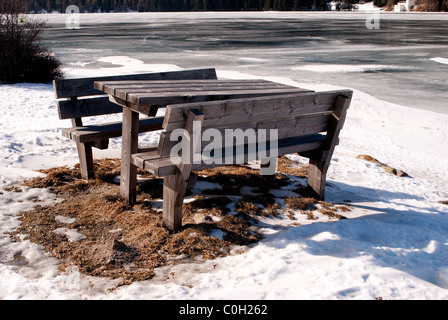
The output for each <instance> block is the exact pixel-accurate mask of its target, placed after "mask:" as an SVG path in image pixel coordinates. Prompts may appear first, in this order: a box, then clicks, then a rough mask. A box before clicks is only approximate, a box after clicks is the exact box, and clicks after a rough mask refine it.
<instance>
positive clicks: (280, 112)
mask: <svg viewBox="0 0 448 320" xmlns="http://www.w3.org/2000/svg"><path fill="white" fill-rule="evenodd" d="M285 106H286V107H285V108H283V109H275V110H273V108H274V107H275V105H273V104H267V105H266V107H264V106H263V107H259V108H253V110H248V111H247V112H244V113H243V112H241V113H240V114H232V112H229V113H230V114H224V115H220V116H217V117H213V118H210V117H209V118H206V119H205V120H204V122H203V128H204V129H207V128H217V127H222V126H225V125H227V124H231V125H233V126H235V125H239V124H244V123H259V122H262V121H266V119H278V120H281V119H291V118H294V117H300V116H302V115H311V114H322V113H324V114H328V113H329V112H331V110H332V109H333V105H332V104H331V103H328V104H322V105H297V106H295V105H294V104H292V103H291V104H287V105H285ZM223 108H224V107H223ZM206 116H207V115H206ZM182 124H185V121H183V120H181V121H172V122H168V121H166V117H165V120H164V124H163V128H164V129H165V130H166V131H167V132H169V131H172V130H175V129H178V128H182Z"/></svg>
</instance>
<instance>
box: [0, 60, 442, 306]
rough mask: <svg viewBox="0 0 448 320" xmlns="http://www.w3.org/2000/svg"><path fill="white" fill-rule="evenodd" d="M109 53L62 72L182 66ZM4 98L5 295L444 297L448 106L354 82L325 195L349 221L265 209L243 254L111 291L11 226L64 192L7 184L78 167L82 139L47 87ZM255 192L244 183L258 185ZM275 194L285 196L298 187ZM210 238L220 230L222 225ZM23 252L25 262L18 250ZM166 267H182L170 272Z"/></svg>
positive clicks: (0, 181)
mask: <svg viewBox="0 0 448 320" xmlns="http://www.w3.org/2000/svg"><path fill="white" fill-rule="evenodd" d="M438 59H439V60H438V62H440V58H438ZM101 60H102V61H103V62H109V63H111V64H113V65H114V66H116V67H115V68H114V67H111V68H105V69H97V70H92V69H90V70H89V69H86V70H83V69H82V66H76V67H79V68H78V69H75V68H72V67H70V68H67V69H66V71H68V73H69V75H70V76H72V77H75V76H89V75H93V74H111V73H113V72H115V73H122V72H128V71H129V70H132V71H135V72H137V71H160V70H179V69H180V68H179V67H177V66H175V65H145V64H144V63H142V62H141V61H139V60H136V59H132V58H129V57H104V58H102V59H101ZM435 61H437V60H435ZM344 68H345V67H344ZM359 68H363V67H362V66H360V67H359ZM344 70H345V71H350V69H348V70H347V69H344ZM344 70H338V71H344ZM217 73H218V76H219V77H220V78H233V79H250V78H255V76H253V75H251V74H246V73H243V72H241V71H237V70H219V69H218V70H217ZM257 78H259V76H257ZM263 78H264V79H267V80H272V81H277V82H281V83H286V84H290V85H296V86H299V87H304V88H310V89H313V90H318V91H320V90H331V89H336V88H337V87H334V86H329V85H326V84H322V83H310V82H303V83H299V82H296V81H293V80H291V79H290V78H288V77H276V76H272V75H266V76H265V77H263ZM0 106H1V108H0V123H1V127H2V130H1V132H0V148H1V156H0V246H1V250H0V278H1V279H2V281H1V282H0V299H375V298H377V297H382V298H383V299H447V298H448V291H447V289H448V206H447V205H444V204H440V203H438V201H441V200H448V191H447V190H448V166H447V160H446V159H447V158H448V148H447V145H448V133H447V131H446V128H447V127H448V115H446V114H440V113H433V112H430V111H425V110H418V109H413V108H409V106H399V105H396V104H392V103H389V102H387V101H382V100H380V99H378V98H376V97H373V96H371V95H369V94H366V93H364V92H361V91H358V90H354V98H353V101H352V104H351V107H350V109H349V112H348V117H347V121H346V124H345V127H344V129H343V130H342V132H341V136H340V144H339V146H338V147H337V149H336V152H335V154H334V157H333V160H332V164H331V166H330V169H329V172H328V187H327V200H328V201H331V202H342V201H344V200H350V201H351V205H352V206H354V207H355V209H354V210H353V211H352V212H350V213H349V214H347V216H348V218H349V219H346V220H340V221H338V222H333V223H328V222H324V221H322V220H318V222H313V221H310V220H306V219H304V218H301V219H302V220H298V222H299V223H302V224H303V225H302V226H299V227H292V226H287V224H286V223H283V222H282V221H281V219H272V218H266V219H265V221H264V222H265V226H264V228H265V232H264V233H265V238H264V239H263V240H262V241H261V242H259V243H258V244H256V245H254V246H253V247H250V248H249V249H247V250H245V253H243V254H235V255H230V256H227V257H224V258H219V259H215V260H210V261H204V262H203V263H199V264H198V263H194V264H193V263H191V264H179V265H174V266H165V267H161V268H159V269H156V272H157V275H156V277H155V278H154V279H151V280H147V281H142V282H135V283H133V284H131V285H127V286H121V287H118V288H117V289H116V290H108V289H109V288H113V287H114V284H115V283H117V280H109V279H104V278H95V277H90V276H85V275H83V274H81V273H80V272H79V271H78V270H77V269H76V267H71V268H68V269H67V270H66V271H60V270H59V269H58V261H57V260H56V259H54V258H52V257H51V256H49V255H48V254H46V253H45V252H44V251H43V248H42V247H41V246H39V245H37V244H34V243H32V242H30V241H29V240H23V241H20V242H12V241H11V239H10V237H9V235H8V234H6V232H9V231H12V230H14V229H15V228H17V227H18V226H19V225H20V221H19V220H18V218H17V215H18V213H19V212H20V211H22V210H29V209H31V208H33V207H34V206H35V205H37V204H39V205H47V204H51V203H54V201H58V199H57V198H56V196H55V195H53V194H51V193H50V192H49V191H48V190H45V189H31V188H27V187H21V188H20V190H12V191H7V190H9V189H8V188H7V187H10V186H13V185H14V183H18V182H20V181H23V180H24V179H27V178H30V177H34V176H37V175H42V174H40V173H38V172H36V170H38V169H41V168H49V167H53V166H63V165H67V166H71V165H74V164H75V163H76V162H77V153H76V148H75V145H74V143H73V142H71V141H69V140H67V139H65V138H63V137H62V136H61V128H64V127H68V126H70V123H69V121H61V120H59V119H58V115H57V109H56V104H55V101H54V94H53V89H52V86H51V85H44V84H40V85H38V84H16V85H2V86H0ZM157 138H158V135H157V134H151V135H147V136H145V137H144V138H143V140H145V142H146V143H148V142H149V143H153V144H155V143H156V142H157ZM119 148H120V139H115V140H113V141H111V147H110V149H109V150H106V151H101V152H96V153H95V157H114V156H117V155H119ZM359 154H368V155H371V156H373V157H375V158H377V159H378V160H379V161H381V162H384V163H387V164H389V165H391V166H393V167H396V168H400V169H402V170H404V171H406V172H407V173H408V174H409V175H410V177H407V178H399V177H396V176H394V175H390V174H387V173H386V172H385V171H384V170H382V168H380V167H379V166H377V165H375V164H372V163H369V162H366V161H363V160H360V159H356V156H357V155H359ZM292 158H294V156H292ZM211 187H213V188H216V187H219V185H216V184H210V183H202V184H201V183H199V184H198V185H197V186H196V188H197V189H196V190H199V191H200V190H203V189H207V188H211ZM5 188H6V189H5ZM247 189H248V190H243V191H245V192H248V193H250V192H251V190H250V189H249V188H247ZM277 192H278V193H279V194H278V196H282V195H283V196H284V195H288V194H291V192H292V191H291V190H289V189H288V188H284V190H280V191H277ZM36 199H37V200H39V202H36ZM159 206H160V203H159ZM296 216H297V217H298V218H299V216H303V215H300V214H297V215H296ZM60 219H61V222H62V223H66V224H70V223H73V222H74V221H72V220H64V219H63V218H60ZM54 232H57V233H61V234H64V235H66V236H67V237H68V239H69V240H70V241H81V240H82V238H83V235H82V234H81V233H80V232H79V231H78V230H75V229H70V228H69V226H68V225H67V227H64V228H59V229H57V230H55V231H54ZM213 235H214V236H216V237H222V236H223V234H222V232H219V231H218V230H216V232H215V233H214V234H213ZM19 253H20V254H21V259H15V258H16V257H17V254H19ZM17 261H19V262H20V263H19V262H17ZM167 272H168V273H172V274H175V275H176V276H174V277H170V278H167V277H164V276H163V274H166V273H167Z"/></svg>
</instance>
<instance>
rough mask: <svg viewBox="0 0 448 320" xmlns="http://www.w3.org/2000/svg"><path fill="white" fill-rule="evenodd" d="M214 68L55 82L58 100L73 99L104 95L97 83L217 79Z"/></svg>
mask: <svg viewBox="0 0 448 320" xmlns="http://www.w3.org/2000/svg"><path fill="white" fill-rule="evenodd" d="M216 78H217V77H216V71H215V69H214V68H210V69H197V70H185V71H171V72H158V73H145V74H129V75H121V76H108V77H92V78H82V79H63V80H55V81H53V88H54V90H55V95H56V98H58V99H59V98H71V97H83V96H94V95H98V94H101V95H102V94H104V92H102V91H100V90H101V89H99V90H98V89H95V88H94V82H95V81H120V80H131V81H132V80H178V79H216Z"/></svg>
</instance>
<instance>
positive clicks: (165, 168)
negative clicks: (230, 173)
mask: <svg viewBox="0 0 448 320" xmlns="http://www.w3.org/2000/svg"><path fill="white" fill-rule="evenodd" d="M324 141H325V135H323V134H318V133H317V134H310V135H306V136H300V137H293V138H286V139H281V140H279V141H278V156H281V155H285V154H289V153H295V152H302V151H313V150H316V151H317V150H320V149H321V148H322V145H323V143H324ZM244 150H245V151H246V153H245V154H244V162H247V160H248V158H249V154H248V153H247V150H248V148H247V146H246V147H245V148H244ZM233 151H234V152H233V154H234V155H235V150H233ZM131 161H132V164H133V165H135V166H137V167H139V168H141V169H144V170H146V171H148V172H150V173H152V174H154V175H156V176H158V177H165V176H169V175H172V174H175V173H176V168H177V166H176V165H175V164H173V163H172V162H171V158H170V157H169V156H166V157H161V156H160V154H159V153H158V152H157V147H154V148H152V149H149V150H145V152H141V153H136V154H133V155H132V157H131ZM221 163H222V164H220V165H219V166H224V165H226V164H225V161H224V158H223V159H222V161H221ZM232 164H235V161H232V163H231V164H230V165H232ZM241 164H242V163H241ZM216 166H217V165H216V164H209V165H208V164H204V163H202V162H201V163H200V164H193V166H192V170H202V169H205V168H208V167H216Z"/></svg>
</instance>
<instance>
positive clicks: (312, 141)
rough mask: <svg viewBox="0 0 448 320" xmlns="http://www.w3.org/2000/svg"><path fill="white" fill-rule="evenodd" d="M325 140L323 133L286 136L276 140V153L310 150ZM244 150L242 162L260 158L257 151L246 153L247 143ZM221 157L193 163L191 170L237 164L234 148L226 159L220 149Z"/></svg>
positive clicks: (317, 147) (279, 154)
mask: <svg viewBox="0 0 448 320" xmlns="http://www.w3.org/2000/svg"><path fill="white" fill-rule="evenodd" d="M324 141H325V135H322V134H313V135H307V136H302V137H295V138H288V139H282V140H279V141H278V149H277V151H278V152H277V153H278V156H282V155H285V154H290V153H296V152H304V151H311V150H318V149H320V148H322V146H323V144H324ZM244 150H245V151H246V152H245V153H244V155H243V157H244V158H243V163H247V162H248V161H249V160H253V159H257V160H260V158H259V157H258V156H259V155H258V154H257V153H255V154H253V153H248V152H247V151H248V150H250V149H249V148H248V146H247V145H245V148H244ZM222 154H223V158H222V160H221V163H220V164H215V163H212V164H206V163H204V162H201V163H200V164H193V167H192V170H193V171H195V170H202V169H206V168H212V167H220V166H226V165H234V164H238V163H240V162H238V161H237V160H238V158H237V155H236V154H235V150H233V155H232V156H231V158H230V159H228V160H227V161H226V159H225V158H224V156H225V155H226V150H223V151H222ZM268 156H269V157H270V156H271V154H270V153H269V152H268Z"/></svg>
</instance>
